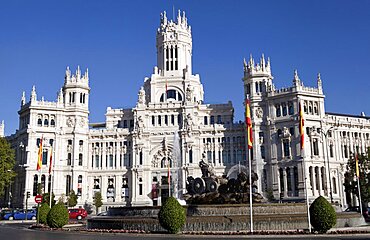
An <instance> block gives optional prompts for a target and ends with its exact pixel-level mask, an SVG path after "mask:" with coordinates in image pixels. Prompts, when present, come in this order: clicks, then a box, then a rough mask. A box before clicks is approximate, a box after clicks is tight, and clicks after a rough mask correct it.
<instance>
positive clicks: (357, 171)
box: [355, 153, 360, 177]
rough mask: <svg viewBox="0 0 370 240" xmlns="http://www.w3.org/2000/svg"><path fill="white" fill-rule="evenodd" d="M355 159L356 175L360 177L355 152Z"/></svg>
mask: <svg viewBox="0 0 370 240" xmlns="http://www.w3.org/2000/svg"><path fill="white" fill-rule="evenodd" d="M355 160H356V176H357V177H360V169H359V168H358V155H357V153H356V156H355Z"/></svg>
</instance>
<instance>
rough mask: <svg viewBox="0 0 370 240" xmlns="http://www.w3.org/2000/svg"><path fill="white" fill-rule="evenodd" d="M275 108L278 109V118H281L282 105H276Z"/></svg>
mask: <svg viewBox="0 0 370 240" xmlns="http://www.w3.org/2000/svg"><path fill="white" fill-rule="evenodd" d="M275 108H276V117H280V116H281V109H280V105H276V106H275Z"/></svg>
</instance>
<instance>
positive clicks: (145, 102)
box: [9, 12, 370, 207]
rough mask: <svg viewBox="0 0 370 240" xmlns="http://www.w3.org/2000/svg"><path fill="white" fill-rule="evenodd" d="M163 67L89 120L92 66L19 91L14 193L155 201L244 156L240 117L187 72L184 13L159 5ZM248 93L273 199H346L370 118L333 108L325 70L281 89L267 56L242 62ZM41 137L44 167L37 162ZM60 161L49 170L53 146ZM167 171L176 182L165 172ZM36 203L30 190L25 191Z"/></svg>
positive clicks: (18, 200)
mask: <svg viewBox="0 0 370 240" xmlns="http://www.w3.org/2000/svg"><path fill="white" fill-rule="evenodd" d="M156 47H157V66H156V67H154V70H153V73H152V74H151V76H150V78H145V81H144V84H143V86H142V87H141V88H140V90H139V92H138V100H137V103H136V106H135V107H134V108H132V109H121V108H119V109H112V108H110V107H108V108H107V112H106V120H105V122H104V123H89V117H88V116H89V92H90V87H89V75H88V71H87V70H86V72H85V73H84V74H81V70H80V69H79V68H78V69H77V70H76V72H75V73H74V74H72V73H71V71H70V69H69V68H67V70H66V73H65V81H64V85H63V87H62V89H61V90H60V92H59V94H58V97H57V101H56V102H49V101H45V100H44V99H38V98H37V94H36V90H35V88H34V87H33V89H32V92H31V97H30V100H29V101H28V102H27V101H26V97H25V94H24V93H23V96H22V99H21V108H20V110H19V129H18V131H17V132H16V134H14V135H12V136H10V137H9V139H10V140H11V142H12V146H13V147H14V148H15V150H16V159H17V167H16V171H17V172H18V176H17V179H16V181H15V183H14V184H13V186H12V192H13V194H12V204H13V205H14V206H21V205H24V204H25V196H26V192H28V191H29V192H30V193H31V195H35V194H36V190H37V184H38V183H39V182H41V183H42V184H41V185H42V190H43V191H44V192H48V191H50V190H51V189H52V190H53V192H54V193H55V195H56V198H60V197H63V196H66V195H68V194H69V193H70V191H71V190H74V191H75V192H76V193H77V194H78V195H79V198H78V205H80V206H81V205H84V204H86V203H87V204H92V202H93V197H94V194H95V193H96V192H101V194H102V197H103V202H104V206H106V207H107V206H143V205H160V204H161V201H162V198H164V197H167V196H168V195H169V192H171V194H172V195H176V196H181V193H183V191H185V190H184V189H185V183H186V178H187V176H189V175H192V176H200V175H201V171H200V169H199V167H198V163H199V161H200V160H201V159H203V160H205V161H206V162H208V163H209V164H210V165H212V167H213V168H214V170H215V172H216V173H217V174H219V175H222V174H226V173H227V171H228V170H229V169H230V168H231V167H232V166H235V165H237V164H244V165H245V164H246V146H245V145H246V144H245V130H244V129H245V126H244V123H234V119H233V115H234V109H233V106H232V103H231V102H228V103H224V104H205V103H204V92H203V85H202V84H201V81H200V76H199V75H198V74H193V72H192V35H191V28H190V26H189V25H188V21H187V18H186V17H185V13H183V14H180V12H179V14H178V16H177V19H176V20H175V21H174V20H169V19H167V16H166V13H165V12H164V13H163V14H161V18H160V27H159V28H158V30H157V34H156ZM243 83H244V89H245V96H247V95H249V97H250V100H251V111H252V121H253V133H254V136H253V139H254V142H253V150H252V151H251V152H250V153H251V156H252V161H253V162H252V164H253V170H254V171H255V172H256V173H257V174H258V176H259V181H258V186H257V187H258V189H259V191H260V192H261V193H262V194H264V195H265V196H266V195H267V194H269V193H272V194H273V195H274V197H275V199H281V200H285V201H299V200H302V199H304V197H305V191H304V190H305V187H304V180H305V176H306V178H307V184H308V195H309V197H310V200H313V199H314V198H316V197H317V196H318V195H323V196H325V197H327V198H328V199H332V200H333V202H337V203H338V205H339V204H340V205H341V206H342V207H344V206H346V205H347V199H346V197H345V195H344V189H343V184H342V183H343V174H344V171H345V164H346V162H347V159H348V158H349V157H350V154H351V153H353V152H364V151H365V150H366V149H367V147H368V146H369V144H370V139H369V135H370V118H368V117H365V116H349V115H344V114H331V113H326V112H325V108H324V99H325V96H324V94H323V89H322V81H321V79H320V75H319V76H318V79H317V87H305V86H304V85H303V83H302V81H301V80H300V79H299V76H298V73H297V72H295V74H294V78H293V86H291V87H289V88H284V89H275V87H274V84H273V77H272V72H271V66H270V60H269V59H268V60H267V61H265V59H264V56H262V58H261V60H260V62H259V63H257V64H255V62H254V59H253V58H252V57H251V58H250V60H249V61H248V62H246V61H244V77H243ZM299 103H301V104H302V106H303V109H304V116H305V148H304V152H301V151H300V145H299V139H300V135H299V130H298V126H299V121H298V104H299ZM41 139H43V167H42V171H41V173H40V172H38V171H36V161H37V156H38V149H39V145H40V142H41ZM51 155H52V156H53V166H52V171H51V174H49V167H50V156H51ZM169 172H170V176H171V177H170V184H168V175H169ZM29 202H30V203H31V204H32V203H33V201H32V200H30V201H29Z"/></svg>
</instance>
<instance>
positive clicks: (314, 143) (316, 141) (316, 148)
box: [312, 138, 319, 156]
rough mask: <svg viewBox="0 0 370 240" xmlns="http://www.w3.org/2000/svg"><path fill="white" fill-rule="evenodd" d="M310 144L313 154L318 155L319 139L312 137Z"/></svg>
mask: <svg viewBox="0 0 370 240" xmlns="http://www.w3.org/2000/svg"><path fill="white" fill-rule="evenodd" d="M312 144H313V155H315V156H319V141H318V139H317V138H314V139H313V140H312Z"/></svg>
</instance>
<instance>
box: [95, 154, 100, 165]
mask: <svg viewBox="0 0 370 240" xmlns="http://www.w3.org/2000/svg"><path fill="white" fill-rule="evenodd" d="M95 167H97V168H98V167H100V160H99V155H95Z"/></svg>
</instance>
